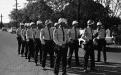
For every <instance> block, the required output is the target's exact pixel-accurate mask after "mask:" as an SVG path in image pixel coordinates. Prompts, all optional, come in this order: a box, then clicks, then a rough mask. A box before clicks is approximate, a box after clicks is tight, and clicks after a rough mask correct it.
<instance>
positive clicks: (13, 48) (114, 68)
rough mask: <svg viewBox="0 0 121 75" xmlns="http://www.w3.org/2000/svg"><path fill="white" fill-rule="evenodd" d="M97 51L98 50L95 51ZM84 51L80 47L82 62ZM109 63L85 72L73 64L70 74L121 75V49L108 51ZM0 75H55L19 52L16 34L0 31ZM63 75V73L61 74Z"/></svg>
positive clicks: (100, 64)
mask: <svg viewBox="0 0 121 75" xmlns="http://www.w3.org/2000/svg"><path fill="white" fill-rule="evenodd" d="M95 53H96V52H95ZM83 55H84V52H83V50H82V49H80V52H79V56H80V62H82V60H83ZM107 58H108V62H109V63H108V64H103V63H96V67H97V69H99V71H98V72H91V73H84V72H83V69H82V67H81V66H80V67H79V66H78V67H76V66H73V67H72V69H68V70H67V72H68V75H121V49H119V50H116V49H113V50H112V51H110V50H108V52H107ZM0 75H54V74H53V71H52V70H46V71H43V70H42V67H41V66H35V64H34V63H33V62H28V61H27V60H26V59H25V58H24V57H21V56H19V55H18V54H17V41H16V38H15V34H10V33H8V32H2V31H0ZM59 75H61V73H60V74H59Z"/></svg>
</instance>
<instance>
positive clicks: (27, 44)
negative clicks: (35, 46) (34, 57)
mask: <svg viewBox="0 0 121 75" xmlns="http://www.w3.org/2000/svg"><path fill="white" fill-rule="evenodd" d="M25 24H26V34H27V30H28V29H30V23H25ZM25 37H26V35H25ZM25 46H26V50H25V57H26V59H28V52H29V41H28V40H27V37H26V45H25Z"/></svg>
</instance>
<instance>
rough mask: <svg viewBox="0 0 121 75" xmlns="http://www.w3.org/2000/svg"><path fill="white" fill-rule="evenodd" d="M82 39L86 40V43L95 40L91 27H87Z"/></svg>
mask: <svg viewBox="0 0 121 75" xmlns="http://www.w3.org/2000/svg"><path fill="white" fill-rule="evenodd" d="M82 39H84V40H85V41H89V40H92V39H93V30H92V29H91V28H89V27H87V28H86V29H85V31H84V33H83V34H82Z"/></svg>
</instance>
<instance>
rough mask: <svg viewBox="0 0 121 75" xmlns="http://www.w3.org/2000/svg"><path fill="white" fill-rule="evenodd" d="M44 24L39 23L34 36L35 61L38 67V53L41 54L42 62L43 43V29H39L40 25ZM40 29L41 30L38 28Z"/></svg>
mask: <svg viewBox="0 0 121 75" xmlns="http://www.w3.org/2000/svg"><path fill="white" fill-rule="evenodd" d="M41 24H42V21H37V28H36V29H35V32H34V35H35V38H34V39H35V55H34V59H35V63H36V65H37V62H38V53H39V52H40V63H41V62H42V49H41V47H42V46H41V41H40V30H41V28H40V27H39V25H41ZM38 27H39V28H38Z"/></svg>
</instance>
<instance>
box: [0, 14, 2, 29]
mask: <svg viewBox="0 0 121 75" xmlns="http://www.w3.org/2000/svg"><path fill="white" fill-rule="evenodd" d="M0 18H1V26H0V27H3V21H2V19H3V15H2V14H1V16H0Z"/></svg>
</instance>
